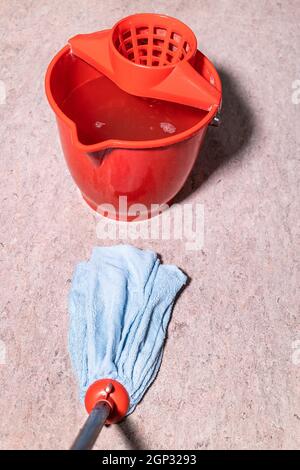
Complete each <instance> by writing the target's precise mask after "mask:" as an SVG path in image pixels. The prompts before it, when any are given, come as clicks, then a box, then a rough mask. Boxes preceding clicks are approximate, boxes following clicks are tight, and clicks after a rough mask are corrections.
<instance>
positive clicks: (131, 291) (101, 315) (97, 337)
mask: <svg viewBox="0 0 300 470" xmlns="http://www.w3.org/2000/svg"><path fill="white" fill-rule="evenodd" d="M186 280H187V277H186V275H185V274H183V272H182V271H180V270H179V269H178V268H177V267H176V266H171V265H162V264H161V262H160V260H159V259H158V257H157V255H156V253H154V252H152V251H149V250H140V249H138V248H135V247H133V246H130V245H117V246H114V247H101V248H94V249H93V253H92V256H91V259H90V260H89V261H88V262H83V263H79V264H78V265H77V266H76V269H75V273H74V276H73V280H72V287H71V292H70V297H69V313H70V331H69V351H70V356H71V361H72V365H73V368H74V370H75V373H76V375H77V378H78V381H79V387H80V398H81V400H84V397H85V393H86V391H87V389H88V387H89V385H91V384H92V383H93V382H94V381H95V380H99V379H102V378H111V379H115V380H118V381H119V382H120V383H121V384H123V385H124V387H125V388H126V390H127V392H128V394H129V397H130V408H129V411H128V414H129V413H131V412H132V411H133V410H134V409H135V407H136V405H137V404H138V403H139V401H140V400H141V399H142V397H143V395H144V393H145V392H146V390H147V388H148V387H149V386H150V385H151V383H152V382H153V380H154V379H155V376H156V374H157V372H158V370H159V367H160V364H161V360H162V354H163V345H164V340H165V337H166V332H167V326H168V323H169V320H170V316H171V311H172V307H173V303H174V300H175V297H176V295H177V293H178V292H179V290H180V289H181V288H182V286H183V285H184V284H185V283H186Z"/></svg>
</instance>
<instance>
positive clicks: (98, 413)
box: [70, 401, 111, 450]
mask: <svg viewBox="0 0 300 470" xmlns="http://www.w3.org/2000/svg"><path fill="white" fill-rule="evenodd" d="M110 411H111V408H110V406H109V405H108V403H107V402H105V401H99V402H98V403H96V405H95V406H94V408H93V409H92V411H91V413H90V414H89V417H88V418H87V420H86V422H85V423H84V426H83V428H82V429H81V430H80V431H79V434H78V436H77V437H76V439H75V441H74V443H73V445H72V447H71V449H70V450H89V449H91V448H92V447H93V445H94V444H95V442H96V439H97V437H98V435H99V433H100V431H101V429H102V428H103V426H104V424H105V421H106V420H107V418H108V415H109V413H110Z"/></svg>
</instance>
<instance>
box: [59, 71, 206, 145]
mask: <svg viewBox="0 0 300 470" xmlns="http://www.w3.org/2000/svg"><path fill="white" fill-rule="evenodd" d="M61 108H62V111H63V112H64V113H65V114H66V115H67V116H68V117H69V118H70V119H72V120H73V121H74V122H75V123H76V125H77V131H78V138H79V140H80V142H81V143H83V144H86V145H90V144H96V143H98V142H102V141H104V140H107V139H120V140H133V141H135V140H136V141H141V140H154V139H162V138H164V137H168V136H170V135H172V134H178V133H180V132H183V131H185V130H187V129H189V128H191V127H193V126H194V125H196V124H197V123H198V122H199V121H200V120H201V119H202V118H203V117H204V116H205V114H206V112H205V111H202V110H199V109H196V108H192V107H190V106H184V105H180V104H176V103H170V102H167V101H161V100H154V99H150V98H139V97H136V96H133V95H130V94H128V93H126V92H124V91H123V90H121V89H120V88H119V87H118V86H117V85H115V84H114V83H113V82H112V81H111V80H109V79H108V78H106V77H104V76H101V77H99V78H97V79H95V80H91V81H89V82H87V83H84V84H83V85H81V86H80V87H77V88H75V89H74V90H73V91H72V92H71V93H70V95H69V96H68V97H67V99H66V100H65V101H64V102H63V103H62V105H61Z"/></svg>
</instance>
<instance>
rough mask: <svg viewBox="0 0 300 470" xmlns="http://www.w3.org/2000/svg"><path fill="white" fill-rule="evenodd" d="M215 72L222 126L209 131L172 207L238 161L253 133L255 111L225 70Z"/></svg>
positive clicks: (210, 128) (219, 69)
mask: <svg viewBox="0 0 300 470" xmlns="http://www.w3.org/2000/svg"><path fill="white" fill-rule="evenodd" d="M218 72H219V75H220V78H221V81H222V89H223V100H222V110H221V114H220V115H221V124H220V126H219V127H212V126H210V127H209V128H208V132H207V134H206V137H205V142H204V145H203V147H202V149H201V151H200V153H199V155H198V158H197V160H196V162H195V164H194V167H193V169H192V171H191V173H190V175H189V177H188V179H187V181H186V183H185V185H184V186H183V188H182V189H181V191H180V192H179V193H178V194H177V195H176V196H175V198H174V200H173V203H180V202H182V201H184V200H185V199H186V198H188V197H189V196H190V195H191V194H192V193H194V192H195V191H197V190H198V189H199V188H200V186H202V185H203V184H204V183H206V182H207V181H208V179H209V178H210V176H211V175H212V174H213V173H214V172H215V171H216V170H218V169H220V168H221V167H222V166H224V165H226V164H227V163H228V162H229V161H230V160H232V159H235V160H239V159H241V158H242V157H243V156H244V154H245V152H244V150H245V148H246V147H247V146H248V145H249V142H250V140H251V137H252V136H253V133H254V131H255V127H256V125H255V116H254V111H253V109H252V108H251V107H250V105H249V103H248V102H247V101H246V99H245V98H244V95H245V93H244V90H243V89H242V88H241V86H240V84H239V83H237V82H236V81H235V80H234V79H233V77H232V76H231V75H230V74H229V73H228V72H227V71H226V70H225V69H223V68H222V67H219V68H218Z"/></svg>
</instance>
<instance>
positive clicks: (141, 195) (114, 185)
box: [46, 45, 221, 220]
mask: <svg viewBox="0 0 300 470" xmlns="http://www.w3.org/2000/svg"><path fill="white" fill-rule="evenodd" d="M141 67H144V66H141ZM145 67H147V66H145ZM193 67H194V69H195V70H196V71H197V73H199V74H200V75H201V76H202V77H204V78H205V79H206V81H208V82H209V83H213V84H214V86H215V87H216V88H217V89H218V90H219V91H221V83H220V79H219V76H218V74H217V72H216V70H215V68H214V66H213V65H212V63H211V62H210V61H209V60H208V59H207V58H206V57H205V56H204V55H203V54H202V53H201V52H200V51H196V53H195V54H194V56H193ZM99 77H101V72H100V71H99V70H97V69H96V68H94V67H93V66H91V65H90V64H88V63H87V62H86V61H84V60H82V59H80V58H77V57H74V55H73V54H72V52H71V49H70V46H69V45H67V46H65V47H64V48H63V49H62V50H61V51H60V52H59V53H58V54H57V55H56V56H55V57H54V58H53V60H52V61H51V63H50V65H49V67H48V70H47V73H46V94H47V98H48V101H49V103H50V105H51V107H52V109H53V110H54V112H55V115H56V119H57V124H58V130H59V135H60V139H61V143H62V148H63V152H64V156H65V159H66V162H67V165H68V167H69V170H70V172H71V175H72V177H73V179H74V181H75V183H76V185H77V186H78V188H79V189H80V191H81V193H82V196H83V198H84V199H85V201H86V202H87V203H88V204H89V205H90V206H91V207H92V208H93V209H94V210H97V211H99V212H100V213H102V214H104V215H106V216H108V217H111V218H115V219H118V220H134V219H136V218H139V219H141V218H147V217H150V216H153V215H156V214H157V213H158V212H160V209H159V206H163V205H164V204H167V203H170V201H171V200H172V199H173V198H174V196H175V195H176V194H177V193H178V191H179V190H180V189H181V188H182V186H183V185H184V183H185V181H186V179H187V177H188V175H189V173H190V171H191V169H192V167H193V165H194V162H195V160H196V158H197V155H198V153H199V149H200V147H201V145H202V144H203V140H204V137H205V133H206V130H207V127H208V125H209V124H210V122H211V121H212V120H213V119H214V117H215V115H216V112H217V109H216V108H212V109H211V110H209V111H207V112H206V113H205V114H204V115H202V116H201V119H199V121H198V122H196V124H194V125H193V126H192V127H190V128H188V129H185V130H184V131H183V132H179V133H175V134H173V135H168V136H166V137H164V138H159V139H153V140H120V139H114V138H113V137H112V138H109V139H106V140H104V141H101V142H96V143H95V142H92V143H89V141H88V140H85V141H83V140H82V139H81V138H80V135H79V134H78V129H77V125H76V122H74V121H73V120H72V119H71V118H70V116H68V115H67V114H66V113H65V112H64V103H65V102H66V100H67V99H68V97H69V96H70V94H71V93H72V92H73V91H74V90H76V89H77V88H79V87H81V86H83V85H84V84H86V83H88V82H89V81H92V80H96V79H97V78H99ZM107 99H108V100H109V96H108V97H107ZM80 108H81V109H80V113H82V116H83V119H84V113H85V107H84V103H82V106H80ZM120 113H122V108H121V109H120ZM124 198H125V199H126V204H125V202H124V201H125V199H124ZM120 200H121V204H120Z"/></svg>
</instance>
